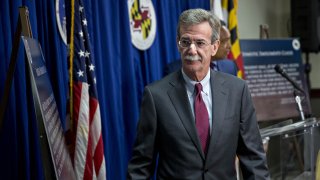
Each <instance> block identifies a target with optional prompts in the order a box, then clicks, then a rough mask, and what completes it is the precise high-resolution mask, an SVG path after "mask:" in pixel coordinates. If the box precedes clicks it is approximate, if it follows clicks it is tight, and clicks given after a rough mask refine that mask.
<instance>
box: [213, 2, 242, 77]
mask: <svg viewBox="0 0 320 180" xmlns="http://www.w3.org/2000/svg"><path fill="white" fill-rule="evenodd" d="M211 1H213V2H211V4H212V6H211V7H212V11H214V13H215V14H217V16H218V17H219V18H220V19H222V20H224V21H225V22H226V24H227V26H228V29H229V30H230V33H231V45H232V47H231V52H230V53H229V55H228V58H229V59H233V60H235V61H236V63H237V66H238V69H239V70H238V77H239V78H244V67H243V58H242V54H241V49H240V41H239V33H238V20H237V9H238V0H211ZM218 6H221V9H222V10H219V9H220V7H218ZM221 12H222V14H221Z"/></svg>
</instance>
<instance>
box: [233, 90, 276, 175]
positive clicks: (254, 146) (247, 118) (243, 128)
mask: <svg viewBox="0 0 320 180" xmlns="http://www.w3.org/2000/svg"><path fill="white" fill-rule="evenodd" d="M238 143H239V144H238V149H237V155H238V157H239V162H240V167H241V171H242V174H243V178H244V179H247V180H249V179H270V175H269V172H268V167H267V161H266V155H265V152H264V150H263V146H262V140H261V136H260V132H259V128H258V123H257V118H256V113H255V109H254V106H253V103H252V99H251V95H250V92H249V89H248V86H247V85H246V84H244V86H243V91H242V98H241V119H240V135H239V141H238Z"/></svg>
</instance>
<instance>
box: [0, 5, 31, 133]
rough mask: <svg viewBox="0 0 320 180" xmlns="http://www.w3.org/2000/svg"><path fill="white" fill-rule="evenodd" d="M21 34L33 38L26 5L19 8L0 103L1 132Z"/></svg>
mask: <svg viewBox="0 0 320 180" xmlns="http://www.w3.org/2000/svg"><path fill="white" fill-rule="evenodd" d="M21 36H25V37H31V38H32V31H31V26H30V21H29V11H28V8H27V7H25V6H23V7H20V8H19V17H18V22H17V29H16V32H15V33H14V39H13V47H12V51H11V55H10V64H9V69H8V72H7V76H6V81H5V86H4V93H3V95H2V99H1V104H0V133H1V131H2V124H3V121H4V115H5V112H6V109H7V105H8V99H9V95H10V89H11V86H12V81H13V75H14V71H15V68H16V64H17V55H18V51H19V44H20V37H21Z"/></svg>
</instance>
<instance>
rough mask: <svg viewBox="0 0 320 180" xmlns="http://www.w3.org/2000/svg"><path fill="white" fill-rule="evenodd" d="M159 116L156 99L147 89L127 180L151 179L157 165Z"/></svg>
mask: <svg viewBox="0 0 320 180" xmlns="http://www.w3.org/2000/svg"><path fill="white" fill-rule="evenodd" d="M156 132H157V115H156V108H155V104H154V99H153V97H152V94H151V92H150V90H149V89H148V87H146V88H145V90H144V94H143V98H142V104H141V112H140V119H139V123H138V126H137V135H136V140H135V144H134V147H133V153H132V158H131V160H130V162H129V165H128V172H127V179H150V177H151V176H152V175H153V173H154V169H155V164H156V155H157V151H156V149H157V148H156V144H157V143H156V134H157V133H156Z"/></svg>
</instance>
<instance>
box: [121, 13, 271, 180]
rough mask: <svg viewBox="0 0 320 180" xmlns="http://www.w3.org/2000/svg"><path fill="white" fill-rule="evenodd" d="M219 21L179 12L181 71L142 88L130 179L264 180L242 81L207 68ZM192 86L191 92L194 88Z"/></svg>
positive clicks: (264, 166)
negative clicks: (239, 172)
mask: <svg viewBox="0 0 320 180" xmlns="http://www.w3.org/2000/svg"><path fill="white" fill-rule="evenodd" d="M219 29H220V22H219V20H218V19H217V18H216V17H214V16H212V15H211V14H210V12H208V11H206V10H203V9H191V10H186V11H184V12H183V13H182V14H181V15H180V18H179V24H178V28H177V44H178V47H179V52H180V54H181V59H182V70H181V71H177V72H175V73H172V74H170V75H168V76H166V77H165V78H163V79H162V80H160V81H158V82H155V83H152V84H150V85H148V86H146V87H145V90H144V95H143V99H142V105H141V114H140V120H139V123H138V128H137V136H136V141H135V144H134V148H133V153H132V158H131V160H130V162H129V165H128V173H127V178H128V179H150V177H152V176H153V174H154V172H155V166H156V160H157V156H158V166H157V179H190V180H197V179H213V180H224V179H226V180H230V179H236V169H235V163H234V162H235V157H236V156H238V157H239V161H240V167H241V170H242V174H243V177H244V179H269V178H270V177H269V172H268V168H267V164H266V156H265V153H264V150H263V147H262V142H261V137H260V134H259V129H258V125H257V121H256V114H255V109H254V107H253V104H252V100H251V97H250V92H249V89H248V87H247V85H246V84H245V82H244V81H243V80H241V79H239V78H236V77H235V76H232V75H229V74H225V73H221V72H218V71H213V70H210V67H209V66H210V61H211V56H213V55H215V54H216V52H217V49H218V46H219ZM195 87H196V88H195Z"/></svg>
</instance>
